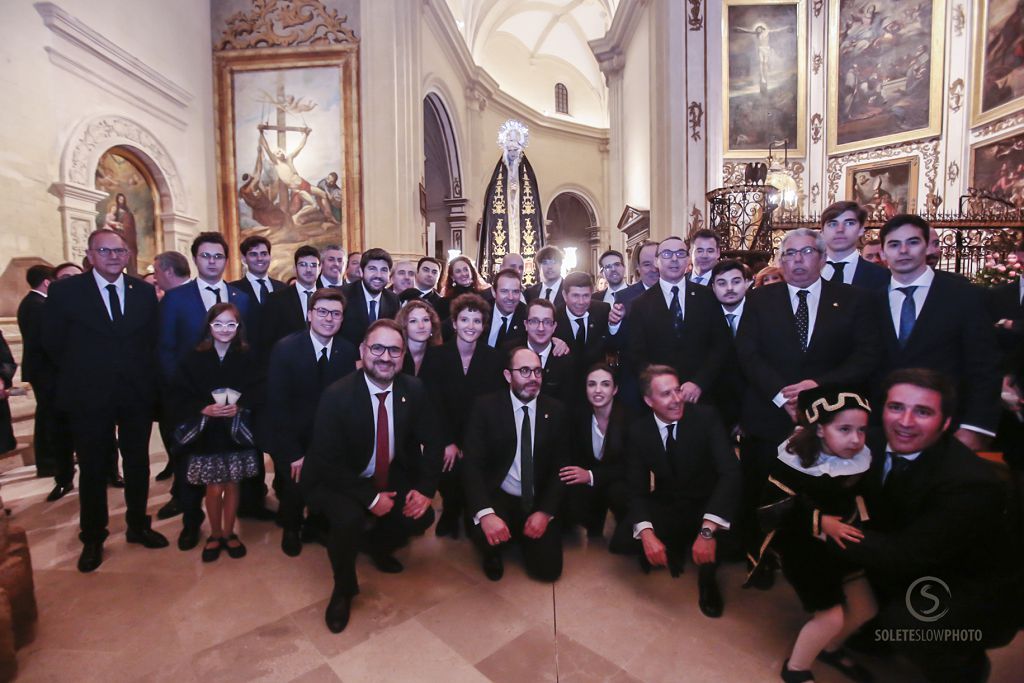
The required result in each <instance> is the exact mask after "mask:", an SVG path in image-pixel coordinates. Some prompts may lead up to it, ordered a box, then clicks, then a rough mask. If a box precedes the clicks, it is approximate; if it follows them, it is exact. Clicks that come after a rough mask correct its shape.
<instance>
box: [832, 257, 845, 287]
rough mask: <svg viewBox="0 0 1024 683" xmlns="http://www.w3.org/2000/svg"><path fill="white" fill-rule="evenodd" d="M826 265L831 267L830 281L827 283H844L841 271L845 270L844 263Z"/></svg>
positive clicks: (837, 262)
mask: <svg viewBox="0 0 1024 683" xmlns="http://www.w3.org/2000/svg"><path fill="white" fill-rule="evenodd" d="M828 264H829V265H830V266H832V279H831V280H829V282H839V283H843V282H846V281H845V280H844V279H843V269H844V268H846V261H829V262H828Z"/></svg>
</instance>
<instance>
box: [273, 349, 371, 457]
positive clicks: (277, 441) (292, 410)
mask: <svg viewBox="0 0 1024 683" xmlns="http://www.w3.org/2000/svg"><path fill="white" fill-rule="evenodd" d="M358 359H359V354H358V352H357V351H356V348H355V347H354V346H352V344H350V343H349V342H348V341H347V340H345V339H342V338H340V337H338V336H335V337H334V340H333V342H332V343H331V353H330V355H329V359H328V362H327V373H326V375H325V377H324V378H323V379H322V380H321V378H320V368H319V366H318V364H317V359H316V353H315V351H314V348H313V340H312V339H311V338H310V336H309V332H307V331H300V332H294V333H292V334H290V335H288V336H287V337H285V338H284V339H282V340H280V341H279V342H277V344H275V345H274V349H273V350H272V351H271V352H270V365H269V368H268V370H267V404H266V413H265V415H264V420H263V422H264V428H265V434H264V435H263V443H266V444H267V450H269V451H270V454H271V455H272V456H273V457H274V459H275V460H276V461H278V462H288V463H290V462H293V461H295V460H298V459H299V458H301V457H303V456H304V455H305V454H306V449H307V448H308V447H309V442H310V439H311V438H312V436H313V419H314V417H315V416H316V407H317V404H318V403H319V402H320V396H321V394H322V393H323V391H324V390H325V389H326V388H327V387H328V386H330V385H331V384H333V383H334V382H336V381H337V380H339V379H341V378H342V377H345V376H346V375H348V374H350V373H352V372H353V371H354V370H355V369H356V361H357V360H358Z"/></svg>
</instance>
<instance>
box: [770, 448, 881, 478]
mask: <svg viewBox="0 0 1024 683" xmlns="http://www.w3.org/2000/svg"><path fill="white" fill-rule="evenodd" d="M788 443H789V439H786V440H785V441H783V442H782V443H781V444H779V460H781V461H782V462H784V463H786V464H787V465H789V466H790V467H792V468H793V469H795V470H797V471H799V472H803V473H804V474H807V475H809V476H812V477H820V476H823V475H828V476H830V477H847V476H849V475H851V474H860V473H861V472H867V471H868V468H869V467H870V466H871V451H870V450H868V447H867V446H864V448H862V449H861V451H860V453H857V455H855V456H853V457H852V458H840V457H839V456H838V455H829V454H827V453H821V454H819V455H818V459H817V461H815V463H814V464H813V465H811V466H810V467H804V466H803V465H802V464H800V457H799V456H798V455H796V454H795V453H790V452H789V451H787V450H786V445H787V444H788Z"/></svg>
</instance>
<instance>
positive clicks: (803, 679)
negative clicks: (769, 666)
mask: <svg viewBox="0 0 1024 683" xmlns="http://www.w3.org/2000/svg"><path fill="white" fill-rule="evenodd" d="M782 680H783V681H785V682H786V683H807V682H808V681H814V674H812V673H811V672H810V671H802V670H799V669H790V668H789V660H788V659H787V660H786V661H784V662H783V663H782Z"/></svg>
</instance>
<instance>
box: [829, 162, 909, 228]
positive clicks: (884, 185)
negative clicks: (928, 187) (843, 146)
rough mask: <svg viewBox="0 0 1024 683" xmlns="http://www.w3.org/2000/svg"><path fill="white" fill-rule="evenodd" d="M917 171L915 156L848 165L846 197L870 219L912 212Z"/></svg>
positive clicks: (880, 218) (883, 219) (886, 217)
mask: <svg viewBox="0 0 1024 683" xmlns="http://www.w3.org/2000/svg"><path fill="white" fill-rule="evenodd" d="M919 168H920V160H919V159H918V158H917V157H916V156H915V157H907V158H904V159H886V160H885V161H875V162H870V163H866V164H852V165H850V166H847V167H846V198H847V199H848V200H851V201H855V202H857V203H858V204H860V205H861V206H862V207H864V209H865V210H866V211H867V212H868V218H869V219H870V220H877V221H886V220H889V219H890V218H892V217H893V216H895V215H896V214H900V213H915V212H916V211H917V180H918V173H919Z"/></svg>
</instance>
